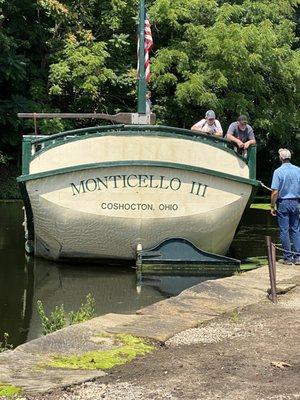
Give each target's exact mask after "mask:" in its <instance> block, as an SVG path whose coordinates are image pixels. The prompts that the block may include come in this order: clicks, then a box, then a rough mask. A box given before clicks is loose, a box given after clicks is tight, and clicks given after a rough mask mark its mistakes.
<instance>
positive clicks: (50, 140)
mask: <svg viewBox="0 0 300 400" xmlns="http://www.w3.org/2000/svg"><path fill="white" fill-rule="evenodd" d="M133 132H136V134H137V135H138V134H139V133H140V135H147V136H148V135H149V136H152V135H153V136H155V135H157V136H164V135H166V136H169V135H170V136H172V137H179V138H180V137H182V138H183V139H188V138H189V139H191V140H196V141H201V142H204V143H205V142H207V143H209V144H212V145H214V146H217V147H219V148H223V149H224V150H226V149H228V150H229V151H234V146H233V144H232V143H230V142H228V141H227V140H226V139H224V138H220V137H216V136H210V135H207V134H206V133H204V132H203V133H201V132H197V133H196V132H195V131H191V130H189V129H184V128H174V127H170V126H164V125H124V124H118V125H117V124H116V125H99V126H94V127H89V128H81V129H74V130H70V131H66V132H60V133H57V134H54V135H25V136H24V137H23V148H24V155H25V153H27V154H28V153H29V154H30V158H31V159H33V158H34V157H35V156H37V155H38V154H39V153H40V152H42V151H44V150H46V149H47V148H50V147H53V146H58V145H61V144H63V143H64V142H68V141H73V140H76V139H77V138H80V137H82V136H107V135H118V134H120V135H122V134H125V135H127V134H131V133H133ZM25 148H26V149H27V150H25ZM228 150H227V151H228ZM236 156H237V157H238V158H240V159H241V160H243V161H244V162H246V163H248V165H249V168H250V169H251V170H252V173H251V177H252V178H255V172H256V171H255V165H256V146H251V147H250V148H249V149H248V151H247V154H246V155H244V156H243V155H240V154H236ZM28 161H29V162H30V160H28Z"/></svg>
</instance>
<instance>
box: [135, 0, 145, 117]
mask: <svg viewBox="0 0 300 400" xmlns="http://www.w3.org/2000/svg"><path fill="white" fill-rule="evenodd" d="M138 59H139V61H138V62H139V71H138V73H139V76H138V109H137V112H138V113H139V114H146V90H147V83H146V78H145V0H140V2H139V54H138Z"/></svg>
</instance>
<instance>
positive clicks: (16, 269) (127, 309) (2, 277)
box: [0, 201, 277, 346]
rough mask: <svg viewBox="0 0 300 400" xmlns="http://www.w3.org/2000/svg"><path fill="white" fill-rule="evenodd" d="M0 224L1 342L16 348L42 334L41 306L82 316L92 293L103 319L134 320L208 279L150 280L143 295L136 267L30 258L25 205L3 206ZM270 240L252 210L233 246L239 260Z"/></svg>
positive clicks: (269, 226) (260, 213) (267, 226)
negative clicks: (146, 309) (80, 312)
mask: <svg viewBox="0 0 300 400" xmlns="http://www.w3.org/2000/svg"><path fill="white" fill-rule="evenodd" d="M0 221H1V224H0V321H1V323H0V338H2V337H3V334H4V332H8V333H9V335H10V338H9V341H10V343H12V344H13V345H14V346H17V345H19V344H21V343H24V342H25V341H27V340H32V339H35V338H37V337H39V336H40V334H41V324H40V320H39V317H38V315H37V309H36V302H37V300H41V301H42V302H43V304H44V307H45V309H46V311H47V312H49V311H52V310H53V309H54V307H55V306H56V305H60V304H64V307H65V309H66V311H71V310H77V309H78V308H79V307H80V305H81V304H82V303H83V302H84V300H85V296H86V295H87V294H88V293H91V294H92V295H93V297H94V298H95V300H96V310H95V311H96V314H97V315H104V314H107V313H111V312H114V313H124V314H129V313H134V312H135V311H136V310H138V309H140V308H142V307H145V306H147V305H149V304H152V303H155V302H157V301H160V300H162V299H165V298H168V297H170V296H174V295H177V294H178V293H180V292H181V291H182V290H184V289H185V288H187V287H191V286H193V285H195V284H197V283H199V282H201V281H203V280H205V279H207V277H173V278H163V279H155V280H150V281H149V282H148V283H149V284H148V285H147V286H143V288H142V290H141V292H140V293H138V292H137V290H136V278H135V271H134V270H133V269H132V268H130V266H124V267H120V266H116V265H105V266H101V267H99V265H96V264H84V265H79V264H64V265H62V264H57V263H54V262H48V261H46V260H42V259H36V258H32V257H26V256H25V254H24V238H23V236H24V233H23V227H22V221H23V211H22V202H20V201H8V202H0ZM265 235H271V236H273V237H276V236H277V229H276V222H275V221H274V219H272V218H271V217H270V216H269V213H268V212H267V211H265V210H255V209H250V210H248V211H247V213H246V214H245V216H244V218H243V221H242V227H241V229H240V230H239V232H238V234H237V236H236V238H235V240H234V242H233V244H232V248H231V251H232V255H233V256H235V257H237V258H245V257H254V256H263V255H265V252H266V251H265V245H264V240H263V237H264V236H265ZM210 279H212V278H211V277H210ZM0 341H1V339H0Z"/></svg>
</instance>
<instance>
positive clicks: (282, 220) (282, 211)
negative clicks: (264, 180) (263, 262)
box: [271, 149, 300, 265]
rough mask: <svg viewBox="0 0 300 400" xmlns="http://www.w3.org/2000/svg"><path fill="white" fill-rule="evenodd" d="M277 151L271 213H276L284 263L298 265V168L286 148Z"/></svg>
mask: <svg viewBox="0 0 300 400" xmlns="http://www.w3.org/2000/svg"><path fill="white" fill-rule="evenodd" d="M278 153H279V159H280V161H281V163H282V165H281V167H279V168H277V169H276V170H275V171H274V174H273V179H272V185H271V188H272V194H271V214H272V215H273V216H276V215H277V220H278V225H279V230H280V239H281V243H282V247H283V249H284V250H285V251H284V264H287V265H291V264H293V261H294V262H295V264H296V265H300V215H299V200H300V168H299V167H297V166H296V165H293V164H292V163H291V152H290V151H289V150H288V149H279V151H278ZM275 204H276V205H277V210H275ZM290 239H291V240H292V242H293V244H294V253H292V252H291V240H290Z"/></svg>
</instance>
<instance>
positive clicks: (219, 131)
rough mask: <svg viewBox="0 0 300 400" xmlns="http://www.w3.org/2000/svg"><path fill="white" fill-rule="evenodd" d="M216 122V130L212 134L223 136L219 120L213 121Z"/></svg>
mask: <svg viewBox="0 0 300 400" xmlns="http://www.w3.org/2000/svg"><path fill="white" fill-rule="evenodd" d="M215 124H216V132H215V133H214V136H219V137H223V129H222V126H221V124H220V122H219V121H217V120H216V121H215Z"/></svg>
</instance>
